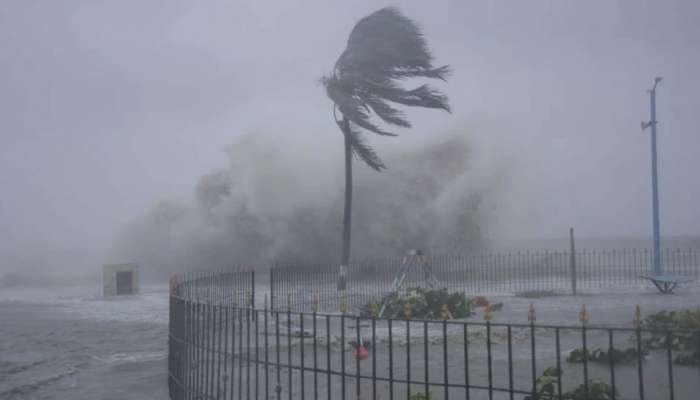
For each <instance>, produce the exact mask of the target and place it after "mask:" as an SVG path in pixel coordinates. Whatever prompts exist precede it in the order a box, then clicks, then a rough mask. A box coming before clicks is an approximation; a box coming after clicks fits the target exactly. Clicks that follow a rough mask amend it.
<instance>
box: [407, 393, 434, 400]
mask: <svg viewBox="0 0 700 400" xmlns="http://www.w3.org/2000/svg"><path fill="white" fill-rule="evenodd" d="M432 398H433V394H432V393H431V392H428V394H424V393H423V392H418V393H414V394H412V395H411V397H409V399H411V400H432Z"/></svg>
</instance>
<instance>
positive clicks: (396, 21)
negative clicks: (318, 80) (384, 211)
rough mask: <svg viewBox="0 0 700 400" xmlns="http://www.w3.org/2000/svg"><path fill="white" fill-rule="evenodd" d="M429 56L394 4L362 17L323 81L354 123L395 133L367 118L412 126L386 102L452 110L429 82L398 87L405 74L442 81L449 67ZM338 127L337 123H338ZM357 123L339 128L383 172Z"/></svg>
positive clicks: (412, 26) (360, 154) (415, 29)
mask: <svg viewBox="0 0 700 400" xmlns="http://www.w3.org/2000/svg"><path fill="white" fill-rule="evenodd" d="M432 61H433V57H432V55H431V54H430V51H429V50H428V46H427V44H426V42H425V38H424V37H423V33H422V32H421V30H420V28H419V27H418V26H417V25H416V24H415V23H414V22H413V21H411V20H410V19H408V18H406V17H405V16H403V15H402V14H401V12H400V11H399V10H398V9H396V8H393V7H388V8H383V9H381V10H379V11H376V12H374V13H372V14H370V15H369V16H367V17H365V18H363V19H361V20H360V21H359V22H358V23H357V24H356V25H355V27H354V28H353V30H352V32H351V33H350V37H349V38H348V43H347V47H346V49H345V51H344V52H343V53H342V54H341V55H340V57H339V58H338V61H337V62H336V64H335V70H334V72H333V74H331V75H330V76H329V77H325V78H323V79H322V82H323V84H324V86H325V87H326V93H327V94H328V97H329V98H330V99H331V100H332V101H333V103H334V105H335V107H337V109H338V110H339V111H340V112H341V113H342V114H343V117H344V118H346V119H347V120H349V121H350V122H351V123H352V124H353V125H354V126H355V127H357V128H362V129H366V130H368V131H370V132H373V133H376V134H379V135H386V136H396V135H395V134H393V133H391V132H388V131H386V130H384V129H382V128H380V127H379V126H378V125H376V124H375V123H374V122H372V121H371V118H370V116H371V114H374V115H376V116H377V117H379V118H380V119H381V120H382V121H384V122H385V123H386V124H388V125H395V126H400V127H404V128H408V127H410V126H411V123H410V122H409V121H408V120H407V119H406V117H405V115H404V113H403V112H401V111H400V110H397V109H396V108H395V107H393V106H392V105H391V104H390V103H396V104H400V105H404V106H411V107H425V108H435V109H442V110H445V111H447V112H450V107H449V104H448V99H447V96H445V95H443V94H441V93H440V92H438V91H437V90H435V89H433V88H431V87H430V86H428V85H421V86H419V87H417V88H414V89H406V88H403V87H402V86H401V84H400V83H401V81H403V80H406V79H409V78H433V79H441V80H443V81H444V80H446V79H447V76H448V75H449V73H450V69H449V67H448V66H442V67H437V68H435V67H433V65H432ZM339 125H340V124H339ZM355 127H352V128H348V129H344V128H343V127H342V126H341V130H342V131H343V133H344V134H346V135H352V136H353V138H352V143H353V151H354V153H355V154H356V155H357V156H358V157H359V158H360V159H362V160H363V161H364V162H365V163H366V164H367V165H369V166H370V167H371V168H373V169H375V170H381V169H383V168H385V167H384V164H383V163H382V162H381V160H379V158H378V157H377V155H376V153H375V152H374V151H373V150H372V149H371V147H369V145H367V144H365V142H364V141H363V140H362V138H360V136H358V135H359V134H360V130H359V129H355Z"/></svg>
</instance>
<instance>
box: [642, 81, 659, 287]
mask: <svg viewBox="0 0 700 400" xmlns="http://www.w3.org/2000/svg"><path fill="white" fill-rule="evenodd" d="M659 82H661V77H656V78H654V86H653V87H652V88H651V89H649V90H647V92H649V96H650V100H651V119H650V120H649V121H648V122H642V130H645V129H647V128H649V127H651V190H652V209H653V226H654V228H653V229H654V275H656V276H660V275H661V274H662V273H663V270H662V266H661V238H660V232H659V187H658V176H657V175H658V173H657V166H656V165H657V164H656V124H657V122H658V121H656V85H658V84H659Z"/></svg>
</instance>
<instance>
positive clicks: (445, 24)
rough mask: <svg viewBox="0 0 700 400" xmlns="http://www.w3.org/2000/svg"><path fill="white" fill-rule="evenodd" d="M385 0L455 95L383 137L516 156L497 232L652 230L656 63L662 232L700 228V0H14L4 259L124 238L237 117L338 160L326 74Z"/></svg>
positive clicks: (7, 34)
mask: <svg viewBox="0 0 700 400" xmlns="http://www.w3.org/2000/svg"><path fill="white" fill-rule="evenodd" d="M384 5H396V6H398V7H400V8H401V10H402V11H403V12H404V13H405V14H406V15H407V16H408V17H410V18H412V19H414V20H416V21H417V22H419V24H420V25H421V26H422V27H423V29H424V32H425V35H426V37H427V40H428V44H429V45H430V47H431V48H432V50H433V53H434V55H435V57H436V59H437V62H436V64H438V65H441V64H443V63H447V64H450V65H451V66H452V68H453V69H454V71H455V72H454V75H453V76H452V78H451V79H450V81H449V83H448V84H446V85H442V86H440V88H441V89H442V90H444V91H445V92H446V93H447V94H448V95H449V96H450V99H451V104H452V109H453V110H454V111H453V114H451V115H447V114H444V113H435V112H429V111H421V110H409V115H410V118H411V120H412V121H413V124H414V127H413V128H412V129H410V130H406V131H403V132H400V134H401V136H400V137H399V138H396V139H387V138H376V139H374V138H373V140H372V143H373V144H375V145H376V146H377V149H378V151H380V153H382V152H391V151H393V152H397V151H400V150H401V149H403V148H420V146H421V145H422V144H423V143H427V142H428V141H429V140H432V139H434V138H435V136H437V135H445V134H448V133H449V132H454V131H460V132H467V133H468V135H467V136H468V138H469V140H470V142H471V143H472V145H473V147H474V153H475V154H478V157H477V158H478V159H479V160H482V161H483V162H484V163H483V164H482V166H483V168H485V169H487V168H492V167H493V166H494V165H497V166H499V168H503V169H504V171H505V172H504V174H507V175H508V179H507V185H505V189H504V190H503V195H502V198H500V199H495V200H493V203H492V204H491V205H490V207H491V209H493V210H496V212H495V213H496V214H498V216H499V218H498V219H497V220H495V221H494V222H493V224H494V228H493V229H490V230H489V234H490V235H492V236H494V237H505V238H546V237H558V236H563V235H565V234H566V229H567V228H568V227H569V226H575V227H576V228H577V231H578V232H579V235H583V236H600V235H605V236H607V235H636V236H638V235H646V234H647V232H649V231H650V211H651V200H650V171H649V170H650V161H649V152H650V150H649V133H648V131H647V132H641V130H640V127H639V123H640V121H641V120H643V119H647V118H648V113H649V99H648V95H647V94H646V92H645V90H646V89H648V88H649V87H650V85H651V83H652V80H653V78H654V77H655V76H663V77H664V80H663V82H662V83H661V84H660V86H659V89H658V119H659V121H660V123H659V146H660V147H659V160H660V189H661V216H662V234H668V235H694V234H700V228H698V227H700V210H699V209H698V206H697V204H698V198H700V196H699V195H700V185H698V177H697V171H698V170H699V169H700V157H698V155H699V153H700V134H699V133H700V132H699V129H698V125H697V121H696V120H695V116H696V114H695V113H696V112H697V110H698V109H700V79H698V78H697V71H700V25H698V24H697V21H698V19H699V18H700V3H698V2H696V1H690V0H688V1H665V2H659V1H631V0H630V1H617V2H612V1H602V0H601V1H587V2H574V1H528V2H492V1H480V2H476V1H434V2H419V1H403V2H402V1H395V2H392V3H387V4H383V3H381V2H376V1H353V2H347V1H344V2H341V1H327V0H326V1H292V0H290V1H276V2H270V1H215V0H211V1H202V2H189V1H174V0H168V1H131V0H122V1H80V0H65V1H64V0H54V1H30V0H6V1H3V2H2V6H0V49H1V50H0V190H1V193H2V196H1V198H0V226H1V227H2V228H1V229H0V259H2V260H3V261H2V264H0V272H3V270H8V269H9V270H12V269H17V268H18V266H23V265H30V264H42V263H43V264H47V263H48V264H51V263H52V262H51V260H52V259H55V260H61V261H59V262H60V263H72V264H84V265H99V264H100V263H102V262H108V261H111V260H113V259H115V258H118V257H119V254H115V253H114V243H115V241H116V240H117V238H118V237H119V235H120V234H121V233H120V232H122V230H123V228H124V226H125V225H126V224H127V223H128V222H129V221H131V220H133V219H134V218H137V217H138V216H139V215H140V214H142V213H144V212H145V210H147V209H149V208H150V207H152V206H153V204H154V203H156V202H158V201H159V200H162V199H187V198H189V197H191V196H192V192H193V188H194V187H195V184H196V183H197V181H198V180H199V179H200V177H202V176H203V175H205V174H207V173H209V172H210V171H212V170H215V169H217V168H219V167H221V166H223V165H225V164H227V162H228V161H227V159H228V157H227V155H226V154H225V152H224V149H225V148H226V147H227V146H229V145H231V144H235V143H237V141H238V140H240V138H241V137H242V136H243V135H250V134H252V135H255V134H257V133H264V134H265V135H267V136H272V137H273V138H276V141H277V142H278V144H280V143H281V144H283V145H282V146H281V147H282V148H284V149H286V151H288V152H293V153H294V154H296V155H297V156H298V157H300V158H307V159H309V160H314V159H316V158H319V157H320V158H324V159H331V160H332V159H335V158H337V160H338V162H339V163H340V162H341V157H342V142H341V137H340V134H339V133H338V130H337V127H336V126H335V125H334V122H333V119H332V115H331V106H330V102H329V100H328V99H327V98H326V97H325V93H324V91H323V89H322V87H321V86H320V85H319V83H318V79H319V78H320V77H321V76H322V75H324V74H326V73H328V72H329V71H330V70H331V69H332V66H333V64H334V62H335V59H336V58H337V56H338V55H339V54H340V53H341V52H342V50H343V48H344V46H345V41H346V39H347V36H348V33H349V32H350V30H351V29H352V26H353V25H354V24H355V22H356V21H357V20H358V19H359V18H361V17H363V16H365V15H367V14H369V13H371V12H372V11H375V10H376V9H378V8H380V7H382V6H384ZM271 157H275V155H274V154H273V155H271ZM259 162H260V163H262V164H264V163H265V162H266V160H265V159H261V160H259ZM311 164H313V163H311ZM389 168H391V165H389ZM474 168H478V166H475V167H474ZM338 171H339V170H338ZM336 172H337V171H335V170H333V171H328V170H326V169H318V170H316V169H313V168H309V170H308V171H307V173H308V175H307V176H306V177H307V178H308V179H309V180H314V179H317V178H318V179H326V180H327V179H338V180H340V179H341V176H340V175H338V176H337V177H331V178H329V177H327V176H326V174H328V173H336ZM356 195H359V194H356ZM339 210H340V208H339ZM340 217H341V216H340V214H338V219H340ZM47 260H48V261H47Z"/></svg>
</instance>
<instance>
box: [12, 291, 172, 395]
mask: <svg viewBox="0 0 700 400" xmlns="http://www.w3.org/2000/svg"><path fill="white" fill-rule="evenodd" d="M98 292H99V287H96V286H82V287H69V288H36V289H21V288H15V289H7V288H5V289H1V290H0V399H3V400H4V399H8V400H20V399H76V400H78V399H91V400H92V399H167V398H168V394H167V369H166V366H167V364H166V363H167V330H168V325H167V323H168V292H167V287H166V286H150V287H149V286H147V287H145V288H143V293H142V294H139V295H135V296H120V297H118V298H117V297H115V298H112V299H104V298H102V297H101V296H100V295H99V294H98Z"/></svg>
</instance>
